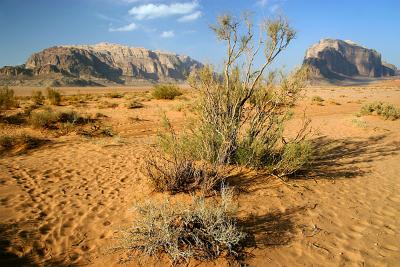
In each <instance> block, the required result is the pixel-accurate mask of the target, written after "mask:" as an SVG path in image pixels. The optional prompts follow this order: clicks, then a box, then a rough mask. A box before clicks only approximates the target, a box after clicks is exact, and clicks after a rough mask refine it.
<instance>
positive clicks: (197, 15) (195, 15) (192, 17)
mask: <svg viewBox="0 0 400 267" xmlns="http://www.w3.org/2000/svg"><path fill="white" fill-rule="evenodd" d="M201 15H202V13H201V11H196V12H194V13H192V14H189V15H185V16H183V17H181V18H179V19H178V21H179V22H186V21H193V20H196V19H198V18H200V17H201Z"/></svg>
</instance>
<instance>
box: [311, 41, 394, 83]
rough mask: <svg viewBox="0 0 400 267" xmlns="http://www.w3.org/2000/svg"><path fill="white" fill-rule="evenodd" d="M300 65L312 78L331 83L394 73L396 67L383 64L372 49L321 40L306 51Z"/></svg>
mask: <svg viewBox="0 0 400 267" xmlns="http://www.w3.org/2000/svg"><path fill="white" fill-rule="evenodd" d="M303 64H304V65H308V66H310V67H311V69H312V70H313V73H314V76H315V77H319V78H324V79H331V80H344V79H347V78H352V77H366V78H377V77H386V76H394V75H396V74H397V73H396V72H397V68H396V67H395V66H394V65H392V64H388V63H386V62H383V61H382V56H381V54H380V53H378V52H377V51H376V50H374V49H369V48H366V47H364V46H361V45H359V44H357V43H355V42H353V41H350V40H346V41H343V40H337V39H322V40H321V41H320V42H319V43H317V44H314V45H313V46H311V47H310V48H309V49H308V50H307V52H306V55H305V58H304V61H303Z"/></svg>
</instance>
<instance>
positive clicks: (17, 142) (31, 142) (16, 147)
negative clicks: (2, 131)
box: [0, 134, 44, 154]
mask: <svg viewBox="0 0 400 267" xmlns="http://www.w3.org/2000/svg"><path fill="white" fill-rule="evenodd" d="M43 143H44V140H43V139H40V138H37V137H33V136H31V135H28V134H18V135H2V136H0V153H4V152H8V151H12V152H14V153H17V154H18V153H23V152H26V151H27V150H30V149H33V148H36V147H39V146H40V145H41V144H43Z"/></svg>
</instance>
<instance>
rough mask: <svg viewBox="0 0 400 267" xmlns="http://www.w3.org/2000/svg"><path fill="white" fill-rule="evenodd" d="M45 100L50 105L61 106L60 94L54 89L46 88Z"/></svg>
mask: <svg viewBox="0 0 400 267" xmlns="http://www.w3.org/2000/svg"><path fill="white" fill-rule="evenodd" d="M46 92H47V99H48V100H49V102H50V104H52V105H55V106H59V105H60V104H61V94H60V92H59V91H57V90H56V89H52V88H47V89H46Z"/></svg>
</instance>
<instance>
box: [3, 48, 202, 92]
mask: <svg viewBox="0 0 400 267" xmlns="http://www.w3.org/2000/svg"><path fill="white" fill-rule="evenodd" d="M199 67H202V64H201V63H200V62H198V61H196V60H193V59H191V58H190V57H188V56H182V55H177V54H173V53H167V52H161V51H151V50H147V49H144V48H135V47H128V46H124V45H117V44H108V43H100V44H96V45H79V46H55V47H51V48H47V49H44V50H43V51H41V52H38V53H35V54H33V55H32V56H30V57H29V59H28V60H27V61H26V63H25V64H24V65H21V66H15V67H9V66H6V67H3V68H1V69H0V82H2V83H3V84H7V83H8V84H14V85H15V84H35V85H103V84H124V85H130V84H136V83H138V82H159V81H160V82H180V81H184V80H185V79H186V78H187V75H188V74H189V73H190V71H191V70H193V69H194V68H199ZM48 83H50V84H48Z"/></svg>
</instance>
